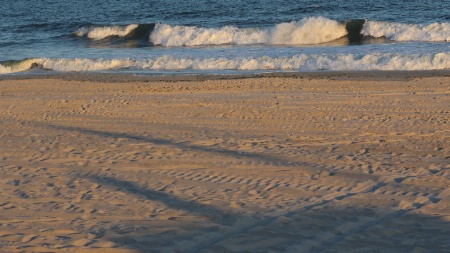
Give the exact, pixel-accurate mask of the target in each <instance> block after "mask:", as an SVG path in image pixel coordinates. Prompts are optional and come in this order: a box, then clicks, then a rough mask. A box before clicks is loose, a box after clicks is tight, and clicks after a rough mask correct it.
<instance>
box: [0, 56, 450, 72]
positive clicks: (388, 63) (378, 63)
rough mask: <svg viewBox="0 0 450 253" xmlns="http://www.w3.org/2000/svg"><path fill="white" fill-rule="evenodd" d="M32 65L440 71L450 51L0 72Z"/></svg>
mask: <svg viewBox="0 0 450 253" xmlns="http://www.w3.org/2000/svg"><path fill="white" fill-rule="evenodd" d="M35 66H39V67H40V68H43V69H48V70H54V71H60V72H89V71H105V70H120V69H129V70H130V69H131V70H133V69H135V70H149V71H173V70H176V71H178V70H192V71H194V72H195V71H199V70H200V71H201V70H218V71H220V70H272V71H287V70H295V71H316V70H330V71H338V70H342V71H345V70H350V71H352V70H443V69H450V53H436V54H417V55H401V54H382V53H373V54H368V55H363V56H357V55H354V54H336V55H326V54H313V55H307V54H297V55H294V56H291V57H268V56H262V57H242V58H232V59H229V58H225V57H218V58H191V57H189V58H177V57H172V56H161V57H157V58H149V59H51V58H38V59H28V60H25V61H22V62H20V63H18V64H16V65H13V66H6V67H5V66H2V65H1V64H0V73H3V74H8V73H14V72H20V71H26V70H28V69H30V68H33V67H35Z"/></svg>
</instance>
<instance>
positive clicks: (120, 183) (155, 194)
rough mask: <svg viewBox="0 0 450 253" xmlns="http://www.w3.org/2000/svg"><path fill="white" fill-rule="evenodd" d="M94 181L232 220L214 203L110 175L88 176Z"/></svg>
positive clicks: (223, 220) (217, 218) (217, 219)
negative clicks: (179, 195) (193, 199)
mask: <svg viewBox="0 0 450 253" xmlns="http://www.w3.org/2000/svg"><path fill="white" fill-rule="evenodd" d="M88 178H89V179H91V180H92V181H94V182H96V183H98V184H101V185H109V186H112V187H119V188H120V190H121V191H123V192H125V193H128V194H132V195H135V196H137V197H141V198H145V199H147V200H153V201H158V202H160V203H163V204H165V205H166V206H167V207H169V208H171V209H175V210H184V211H187V212H189V213H193V214H198V215H201V216H203V217H206V218H210V219H211V220H213V221H214V222H217V223H226V222H230V219H232V218H233V217H232V215H231V214H229V213H226V212H224V211H223V210H220V209H219V208H216V207H214V206H212V205H205V204H201V203H197V202H193V201H187V200H183V199H181V198H179V197H177V196H175V195H173V194H170V193H166V192H163V191H156V190H152V189H148V188H144V187H142V186H140V185H138V184H136V183H134V182H130V181H125V180H121V179H118V178H114V177H108V176H97V175H90V176H88Z"/></svg>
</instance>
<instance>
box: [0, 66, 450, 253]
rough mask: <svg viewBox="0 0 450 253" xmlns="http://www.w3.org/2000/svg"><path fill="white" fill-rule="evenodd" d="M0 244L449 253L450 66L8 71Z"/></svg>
mask: <svg viewBox="0 0 450 253" xmlns="http://www.w3.org/2000/svg"><path fill="white" fill-rule="evenodd" d="M0 122H1V125H2V130H1V131H0V185H1V189H2V190H1V191H0V252H202V253H206V252H211V253H213V252H221V253H222V252H293V253H296V252H314V253H315V252H383V253H385V252H417V253H419V252H450V240H449V239H450V189H449V186H450V73H449V72H448V71H447V72H445V71H444V72H366V73H364V72H361V73H358V72H356V73H351V72H347V73H343V72H342V73H341V72H336V73H309V74H308V73H305V74H301V73H298V74H272V75H270V74H265V75H263V74H262V75H257V76H215V77H214V76H184V77H182V76H179V77H146V76H140V77H139V76H137V77H136V76H129V75H112V74H93V75H84V74H70V75H64V74H61V75H41V76H22V77H20V76H19V77H18V76H16V77H2V78H1V79H0Z"/></svg>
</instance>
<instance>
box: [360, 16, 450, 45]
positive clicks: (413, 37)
mask: <svg viewBox="0 0 450 253" xmlns="http://www.w3.org/2000/svg"><path fill="white" fill-rule="evenodd" d="M361 33H362V34H363V35H366V36H373V37H386V38H388V39H391V40H396V41H435V42H439V41H440V42H444V41H450V23H433V24H430V25H415V24H401V23H391V22H382V21H367V22H366V23H365V24H364V27H363V29H362V31H361Z"/></svg>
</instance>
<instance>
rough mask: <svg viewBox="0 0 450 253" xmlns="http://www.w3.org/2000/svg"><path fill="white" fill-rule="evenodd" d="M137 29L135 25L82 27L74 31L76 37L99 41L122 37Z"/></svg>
mask: <svg viewBox="0 0 450 253" xmlns="http://www.w3.org/2000/svg"><path fill="white" fill-rule="evenodd" d="M137 27H138V25H137V24H131V25H127V26H99V27H82V28H80V29H78V30H77V31H75V33H74V34H75V35H76V36H78V37H83V36H87V37H88V38H90V39H93V40H101V39H104V38H107V37H110V36H119V37H124V36H126V35H127V34H129V33H130V32H132V31H133V30H134V29H136V28H137Z"/></svg>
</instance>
